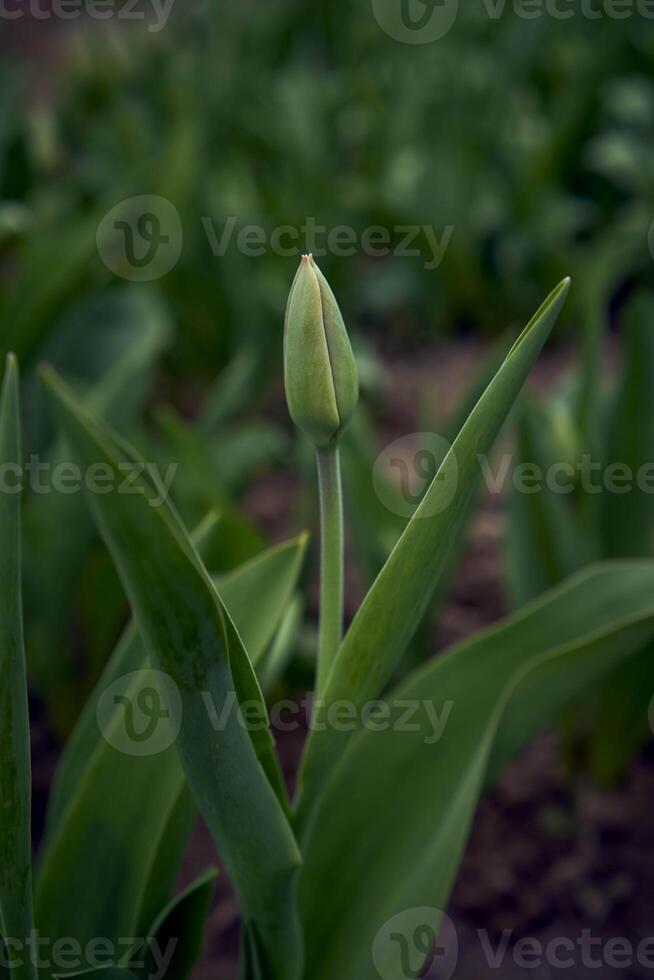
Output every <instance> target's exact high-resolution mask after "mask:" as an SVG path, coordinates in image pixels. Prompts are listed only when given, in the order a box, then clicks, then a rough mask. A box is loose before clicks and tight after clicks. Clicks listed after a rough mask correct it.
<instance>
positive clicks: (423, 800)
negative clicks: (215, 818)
mask: <svg viewBox="0 0 654 980" xmlns="http://www.w3.org/2000/svg"><path fill="white" fill-rule="evenodd" d="M653 635H654V562H630V563H615V564H607V565H603V566H596V567H594V568H592V569H591V570H589V571H587V572H584V573H580V574H578V575H577V576H575V577H574V578H573V579H571V580H569V581H568V582H566V583H565V584H564V585H562V586H559V587H558V588H557V589H555V590H553V591H552V592H550V593H548V594H547V595H545V596H544V597H542V598H541V599H539V600H537V601H536V602H534V603H531V604H530V605H529V606H527V607H525V608H524V609H523V610H522V611H521V612H520V613H519V614H516V615H515V616H513V617H511V618H510V619H508V620H505V621H504V622H502V623H500V624H499V625H498V626H496V627H493V628H491V629H489V630H486V631H484V632H483V633H482V634H480V635H477V636H474V637H473V638H471V639H470V640H467V641H465V642H463V643H461V644H459V645H458V646H457V647H455V648H453V649H452V650H450V651H448V652H447V653H446V654H444V655H442V656H440V657H438V658H437V659H436V660H434V661H432V662H431V663H430V664H428V665H426V666H425V667H423V668H421V669H420V670H418V671H417V672H415V673H414V674H413V675H412V676H410V677H409V678H408V679H407V680H406V682H405V683H403V684H402V685H401V686H400V688H399V689H397V690H395V691H394V692H393V693H392V694H391V695H389V697H388V698H387V703H388V705H389V709H388V711H389V713H388V719H387V724H386V725H385V726H384V730H383V731H382V730H378V731H372V730H366V731H363V732H361V733H359V734H358V735H357V736H356V737H355V739H354V740H353V742H352V743H351V745H350V748H349V751H348V752H347V753H346V754H345V756H344V758H343V759H342V760H341V761H340V763H339V765H338V766H337V768H336V770H335V771H334V774H333V778H332V780H331V782H330V784H329V786H328V788H327V790H326V792H325V793H324V795H323V797H322V799H321V802H320V804H319V806H318V811H317V816H316V819H315V821H313V823H312V828H311V832H310V835H309V838H308V841H307V843H306V847H305V849H304V861H305V863H304V866H303V870H302V874H301V883H300V899H301V908H302V913H303V919H304V924H305V935H306V941H307V966H306V976H307V977H311V978H312V980H333V978H334V977H338V978H339V980H373V978H377V976H378V974H377V971H376V969H375V966H374V965H373V961H372V957H371V949H372V945H373V942H374V940H375V937H376V935H377V934H378V930H380V929H381V928H382V926H383V925H384V923H385V922H387V921H388V920H390V919H391V918H392V917H393V916H395V915H397V914H399V913H401V912H403V911H406V910H407V909H412V908H419V907H423V906H424V907H427V906H428V907H432V908H435V909H443V908H445V906H446V903H447V901H448V896H449V893H450V889H451V886H452V883H453V879H454V876H455V874H456V870H457V868H458V865H459V862H460V858H461V855H462V852H463V848H464V846H465V842H466V839H467V836H468V832H469V828H470V824H471V821H472V817H473V815H474V811H475V807H476V804H477V801H478V799H479V796H480V794H481V792H482V790H483V787H484V784H485V783H486V782H487V781H488V780H489V779H491V778H492V777H493V776H494V775H495V774H497V773H498V772H499V770H500V769H501V768H502V766H504V765H505V764H506V762H507V761H508V760H509V759H510V758H511V756H512V755H513V754H514V753H515V752H516V751H517V750H518V749H519V748H520V746H521V745H523V744H524V743H525V742H526V741H527V740H528V739H529V738H531V737H532V735H533V734H534V733H535V732H536V731H537V730H538V729H539V728H540V727H541V726H542V725H543V724H544V723H545V722H546V721H547V720H549V719H550V718H552V717H553V716H555V715H556V713H557V712H558V711H559V710H560V709H561V708H562V706H563V705H564V704H566V703H567V702H568V701H570V700H571V699H573V698H574V697H575V696H578V695H579V693H580V692H581V691H583V690H584V689H585V688H586V686H587V685H588V684H590V683H592V682H593V681H595V680H597V679H598V678H599V677H600V676H601V675H602V674H604V673H606V672H607V671H610V670H611V668H613V667H615V666H616V665H617V664H618V663H620V662H621V661H622V660H623V659H624V658H626V657H627V656H629V655H631V654H634V653H635V652H637V651H638V650H640V649H641V648H642V646H643V643H644V642H646V641H647V640H648V639H649V638H651V637H652V636H653ZM407 705H412V706H413V707H414V708H415V711H414V714H413V716H412V717H411V723H412V726H413V728H414V730H407V726H406V724H405V723H403V718H404V722H405V721H406V708H407ZM426 706H428V707H429V711H430V714H428V713H427V708H426ZM434 718H438V719H440V720H441V723H442V725H441V728H440V730H439V731H436V729H435V726H434V724H433V719H434ZM378 727H379V726H378ZM353 840H355V841H356V842H357V846H356V847H355V848H353V847H352V841H353ZM344 854H347V860H343V855H344ZM326 895H328V896H329V901H328V902H326V901H325V896H326ZM344 909H346V910H347V911H346V914H343V910H344ZM377 956H378V958H379V957H381V958H382V961H383V969H384V971H385V973H384V975H388V976H391V975H394V974H393V968H394V967H393V964H394V959H393V957H394V956H397V949H396V947H395V946H393V944H387V945H386V946H382V948H381V949H380V948H377ZM377 966H379V959H378V962H377Z"/></svg>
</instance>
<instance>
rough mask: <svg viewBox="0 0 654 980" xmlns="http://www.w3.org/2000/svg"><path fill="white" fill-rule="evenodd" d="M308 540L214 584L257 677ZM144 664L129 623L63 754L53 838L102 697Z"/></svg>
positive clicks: (270, 552)
mask: <svg viewBox="0 0 654 980" xmlns="http://www.w3.org/2000/svg"><path fill="white" fill-rule="evenodd" d="M195 539H196V535H195V534H194V540H195ZM306 540H307V539H306V536H305V535H300V536H299V537H297V538H293V539H291V540H290V541H286V542H284V543H283V544H280V545H276V546H274V547H272V548H268V549H266V550H265V551H263V552H262V553H261V554H260V555H257V556H256V558H253V559H251V560H250V561H248V562H245V563H244V564H242V565H239V566H238V568H236V569H234V570H233V571H232V572H230V573H229V574H227V575H223V576H221V577H220V578H219V579H216V586H217V588H218V589H219V592H220V596H221V598H222V600H223V602H224V603H225V606H226V607H227V609H228V610H229V613H230V615H231V617H232V619H233V620H234V623H235V625H236V628H237V629H238V631H239V634H240V636H241V639H242V640H243V644H244V646H245V649H246V651H247V653H248V656H249V658H250V660H251V661H252V664H253V665H254V667H255V668H256V669H257V673H259V665H260V663H261V661H262V658H263V657H264V654H265V653H266V651H267V647H268V646H269V644H270V643H271V641H272V639H273V636H274V635H275V632H276V630H277V629H278V627H280V628H281V624H282V622H283V618H284V617H285V615H286V612H285V611H286V610H287V608H289V603H291V601H292V596H293V589H294V588H295V586H296V584H297V580H298V577H299V574H300V570H301V567H302V561H303V559H304V553H305V550H306ZM255 600H256V603H257V615H256V616H253V615H252V603H253V601H255ZM147 662H148V661H147V655H146V652H145V648H144V646H143V643H142V641H141V638H140V636H139V633H138V629H137V627H136V624H135V623H131V624H130V625H129V626H128V627H127V628H126V630H125V632H124V634H123V636H122V637H121V639H120V640H119V642H118V644H117V646H116V648H115V650H114V652H113V654H112V655H111V657H110V658H109V661H108V663H107V666H106V668H105V670H104V672H103V674H102V677H101V678H100V680H99V682H98V684H97V685H96V688H95V690H94V691H93V692H92V694H91V695H90V697H89V698H88V700H87V702H86V705H85V707H84V711H83V712H82V715H81V717H80V720H79V722H78V724H77V726H76V728H75V731H74V732H73V734H72V736H71V738H70V740H69V742H68V744H67V745H66V748H65V749H64V752H63V755H62V757H61V760H60V762H59V765H58V767H57V771H56V773H55V778H54V783H53V787H52V790H51V793H50V799H49V801H48V818H47V833H48V836H51V835H52V832H53V831H54V828H55V827H56V826H57V824H58V823H59V821H60V819H61V817H62V814H63V811H64V808H65V806H66V804H67V802H68V801H69V800H70V799H72V798H73V796H74V795H75V793H76V791H77V787H78V786H79V782H80V780H81V778H82V775H83V773H84V770H85V768H86V766H87V765H88V763H89V761H90V759H91V758H92V756H93V753H94V751H95V749H96V747H97V744H98V741H99V739H100V734H101V733H100V731H99V729H98V721H97V708H98V702H99V701H100V698H101V697H102V694H103V692H104V691H106V690H107V688H109V687H110V686H111V685H112V684H113V683H114V682H115V681H116V680H117V679H118V678H119V677H121V676H124V675H125V674H129V673H132V672H134V671H137V670H141V669H142V668H143V667H145V666H147ZM266 662H267V657H266ZM261 666H262V667H263V664H261ZM261 686H262V688H263V690H264V691H265V690H267V689H268V687H269V682H268V681H267V680H266V678H261Z"/></svg>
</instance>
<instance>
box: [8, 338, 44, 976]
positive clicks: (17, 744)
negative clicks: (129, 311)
mask: <svg viewBox="0 0 654 980" xmlns="http://www.w3.org/2000/svg"><path fill="white" fill-rule="evenodd" d="M0 464H1V465H2V467H3V470H4V474H3V480H4V485H3V486H2V488H1V489H0V541H2V560H1V561H0V925H1V927H2V931H1V935H2V936H4V939H5V941H12V942H13V943H17V942H18V943H24V942H25V940H26V939H27V938H28V937H29V936H30V934H31V931H32V929H33V914H32V839H31V826H32V820H31V805H32V804H31V770H30V730H29V718H28V708H27V681H26V676H25V647H24V643H23V609H22V601H21V574H20V564H21V561H20V559H21V542H20V500H21V494H20V493H19V492H14V491H13V490H12V487H13V486H14V481H15V479H16V477H17V475H18V473H19V469H20V467H21V466H22V456H21V447H20V427H19V407H18V365H17V363H16V359H15V358H14V357H13V356H11V355H10V356H9V357H8V358H7V361H6V367H5V374H4V378H3V381H2V391H1V392H0ZM10 470H13V471H14V473H13V478H12V474H11V473H10ZM13 952H14V950H12V949H10V950H9V951H8V955H10V956H11V955H13ZM21 962H22V965H21V966H18V965H17V966H15V967H13V969H12V976H13V977H14V980H30V978H33V977H35V976H36V971H35V969H34V967H33V966H32V964H31V962H30V957H29V956H22V957H21Z"/></svg>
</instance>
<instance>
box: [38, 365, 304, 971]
mask: <svg viewBox="0 0 654 980" xmlns="http://www.w3.org/2000/svg"><path fill="white" fill-rule="evenodd" d="M46 380H47V384H48V387H49V389H50V391H51V393H52V396H53V401H54V404H55V406H56V410H57V413H58V416H59V418H60V420H61V424H62V429H63V431H64V434H65V436H66V438H67V440H68V443H69V445H70V447H71V449H72V450H73V453H74V455H75V457H76V459H77V461H78V463H79V464H80V465H81V467H82V468H83V469H86V468H87V467H88V466H91V465H93V464H94V463H98V462H102V463H103V464H105V465H106V466H108V467H109V471H110V472H111V474H112V475H113V476H114V478H115V482H114V487H115V488H117V487H118V486H119V482H120V481H119V475H120V464H121V461H122V460H124V458H125V456H124V451H123V449H122V445H121V442H120V440H117V439H116V438H115V437H114V436H113V434H112V432H111V431H110V430H109V429H108V428H107V427H106V426H104V425H103V424H102V423H101V422H100V421H99V420H97V419H96V418H94V417H93V416H91V415H90V414H89V413H88V412H87V411H86V410H85V409H84V408H83V406H81V405H80V403H79V401H78V400H77V399H76V398H75V396H74V395H73V393H72V392H71V391H70V390H69V389H67V387H66V386H65V385H64V384H63V383H62V382H61V381H60V380H59V379H58V378H57V377H56V376H55V375H54V374H53V373H52V372H48V373H47V374H46ZM139 488H140V491H141V492H139V493H134V494H120V493H118V492H116V490H115V489H114V491H112V493H110V494H104V495H97V494H96V495H93V494H89V503H90V506H91V510H92V513H93V516H94V518H95V520H96V523H97V524H98V527H99V529H100V531H101V533H102V535H103V537H104V539H105V541H106V543H107V545H108V547H109V549H110V551H111V553H112V556H113V558H114V561H115V563H116V565H117V568H118V571H119V573H120V576H121V579H122V581H123V585H124V587H125V590H126V592H127V595H128V598H129V600H130V603H131V605H132V610H133V612H134V615H135V619H136V622H137V625H138V628H139V631H140V633H141V636H142V638H143V641H144V644H145V646H146V650H147V653H148V656H149V657H150V662H151V663H152V664H153V666H156V668H157V669H158V670H160V671H162V672H163V673H164V674H166V675H168V678H169V679H170V682H171V683H172V684H174V685H175V687H176V689H177V692H178V694H179V698H180V703H181V714H182V724H181V727H180V732H179V736H178V738H177V742H176V746H177V750H178V752H179V755H180V759H181V761H182V765H183V768H184V771H185V774H186V777H187V779H188V782H189V785H190V787H191V789H192V791H193V794H194V796H195V798H196V801H197V803H198V806H199V809H200V812H201V813H202V815H203V817H204V819H205V821H206V823H207V825H208V826H209V828H210V830H211V831H212V833H213V835H214V837H215V839H216V842H217V844H218V848H219V851H220V854H221V857H222V859H223V861H224V862H225V866H226V868H227V871H228V873H229V875H230V877H231V879H232V881H233V883H234V886H235V889H236V891H237V894H238V897H239V900H240V904H241V909H242V913H243V917H244V920H245V921H246V922H247V923H249V924H250V926H251V928H252V929H253V930H254V931H255V932H256V934H257V938H258V941H259V943H260V944H261V948H262V950H263V952H264V955H265V957H266V969H267V971H268V973H269V975H270V977H271V978H274V980H290V978H293V977H294V976H295V975H296V974H297V973H298V972H299V970H300V966H301V935H300V931H299V924H298V922H297V914H296V910H295V883H296V877H297V871H298V867H299V864H300V855H299V851H298V847H297V844H296V842H295V838H294V836H293V832H292V830H291V827H290V823H289V820H288V817H287V814H286V812H285V808H284V803H283V800H282V799H280V787H281V782H280V777H279V770H278V766H277V760H276V756H275V753H274V749H273V745H272V739H271V737H270V732H269V729H268V727H267V724H265V722H266V720H267V716H266V712H265V705H264V704H263V699H262V696H261V693H260V689H259V687H258V684H257V681H256V678H255V675H254V672H253V669H252V665H251V663H250V661H249V659H248V657H247V654H246V653H245V650H244V648H243V646H242V643H241V640H240V637H239V635H238V632H237V630H236V628H235V627H234V625H233V623H232V620H231V617H230V616H229V614H228V612H227V610H226V608H225V606H224V604H223V603H222V601H221V599H220V596H219V594H218V592H217V591H216V589H215V587H214V585H213V583H212V581H211V579H210V576H209V575H208V573H207V572H206V569H205V568H204V566H203V565H202V563H201V561H200V559H199V557H198V555H197V552H196V551H195V549H194V548H193V546H192V544H191V542H190V540H189V538H188V535H186V534H185V532H184V530H183V527H182V525H181V523H180V521H179V520H178V518H177V517H176V516H175V515H174V513H173V512H172V511H171V510H170V509H169V507H168V505H167V504H166V503H164V505H163V506H160V507H155V506H152V503H153V500H152V491H151V488H150V487H149V485H148V482H147V481H146V480H142V481H140V483H139ZM162 693H163V692H162ZM234 699H235V702H234ZM245 702H251V704H252V705H254V706H255V707H256V709H257V718H258V724H257V725H256V726H255V728H254V730H248V729H247V728H246V727H245V726H244V724H243V721H242V719H241V717H240V716H239V711H238V710H228V711H227V713H226V714H227V717H225V718H224V721H223V724H222V725H221V729H220V731H218V732H216V731H215V730H214V724H213V718H212V714H211V712H210V711H209V710H208V706H209V705H211V706H212V707H213V708H215V709H216V710H217V711H218V712H220V711H222V709H223V708H224V707H225V706H228V705H229V704H230V703H231V704H232V705H234V703H235V706H236V707H238V705H240V704H243V703H245ZM167 707H168V709H169V710H170V708H171V705H170V703H169V702H167ZM172 707H173V708H174V707H175V706H174V705H173V706H172ZM262 720H263V722H264V725H263V727H262V726H261V722H262Z"/></svg>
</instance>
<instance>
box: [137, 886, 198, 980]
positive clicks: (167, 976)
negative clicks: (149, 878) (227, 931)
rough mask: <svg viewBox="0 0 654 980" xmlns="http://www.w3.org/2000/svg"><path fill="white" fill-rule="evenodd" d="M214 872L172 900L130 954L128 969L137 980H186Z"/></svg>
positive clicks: (194, 957)
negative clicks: (141, 943) (155, 979)
mask: <svg viewBox="0 0 654 980" xmlns="http://www.w3.org/2000/svg"><path fill="white" fill-rule="evenodd" d="M216 875H217V871H215V870H214V869H213V868H210V869H208V870H207V871H205V872H204V874H202V875H200V877H199V878H197V879H196V881H194V882H193V884H192V885H190V886H189V888H187V889H186V890H185V891H184V892H183V893H182V894H181V895H178V896H177V898H175V899H173V901H172V902H170V903H169V904H168V905H167V906H166V908H165V909H164V910H163V912H161V913H160V915H159V916H158V917H157V919H156V921H155V922H154V924H153V925H152V926H151V928H150V929H149V930H148V931H147V933H146V934H145V937H146V939H147V944H146V945H145V946H143V947H142V948H141V949H137V950H135V951H134V953H133V955H132V957H131V959H130V969H131V970H132V971H133V972H134V973H135V974H136V975H137V976H138V977H140V978H141V980H152V978H153V977H154V978H157V980H186V977H188V975H189V973H190V972H191V970H192V969H193V966H194V964H195V961H196V960H197V958H198V956H199V954H200V952H201V949H202V939H203V936H204V929H205V925H206V920H207V916H208V914H209V909H210V906H211V899H212V897H213V892H214V882H215V879H216Z"/></svg>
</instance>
